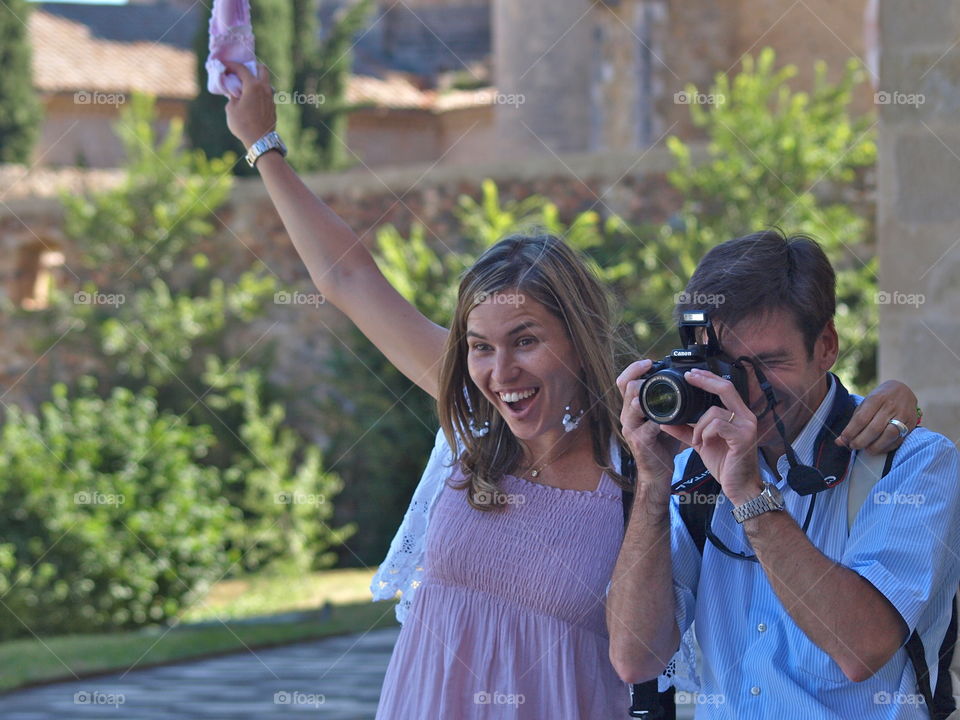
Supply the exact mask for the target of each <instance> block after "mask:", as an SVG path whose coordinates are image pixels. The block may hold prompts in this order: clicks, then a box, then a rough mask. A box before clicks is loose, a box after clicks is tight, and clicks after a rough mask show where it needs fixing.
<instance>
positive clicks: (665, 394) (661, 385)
mask: <svg viewBox="0 0 960 720" xmlns="http://www.w3.org/2000/svg"><path fill="white" fill-rule="evenodd" d="M646 390H647V391H646V392H645V393H644V395H643V402H644V407H645V409H646V411H647V412H649V414H651V415H653V416H655V417H661V418H668V417H671V416H673V415H674V414H676V412H677V408H678V406H679V405H680V395H679V394H678V393H677V391H676V388H674V386H673V384H672V383H669V382H667V381H666V380H662V379H661V380H654V381H653V382H651V383H650V384H649V385H648V386H647V388H646Z"/></svg>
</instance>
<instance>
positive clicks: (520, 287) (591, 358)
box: [438, 235, 622, 510]
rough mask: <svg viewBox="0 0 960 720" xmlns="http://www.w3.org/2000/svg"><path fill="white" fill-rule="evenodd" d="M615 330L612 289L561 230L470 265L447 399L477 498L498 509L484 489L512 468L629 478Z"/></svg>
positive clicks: (561, 478) (575, 479)
mask: <svg viewBox="0 0 960 720" xmlns="http://www.w3.org/2000/svg"><path fill="white" fill-rule="evenodd" d="M612 328H613V321H612V315H611V310H610V303H609V301H608V298H607V294H606V292H605V290H604V288H603V286H602V285H601V284H600V282H599V281H598V280H597V278H596V276H595V275H594V274H593V273H591V272H590V270H589V269H588V268H587V265H586V263H585V262H584V261H583V260H582V259H581V258H579V257H578V256H577V254H576V253H575V252H574V251H573V250H572V249H571V248H570V247H569V246H567V245H566V244H565V243H563V242H562V241H561V240H559V239H558V238H555V237H553V236H550V235H539V236H533V237H527V236H513V237H508V238H505V239H504V240H501V241H500V242H499V243H497V244H496V245H494V246H493V247H492V248H490V249H489V250H487V251H486V252H485V253H484V254H483V255H482V256H481V257H480V258H479V259H478V260H477V262H476V263H475V264H474V265H473V267H471V268H470V269H469V270H468V271H467V273H466V274H465V275H464V277H463V280H462V281H461V283H460V290H459V294H458V301H457V307H456V309H455V311H454V316H453V323H452V327H451V332H450V335H449V336H448V338H447V347H446V352H445V354H444V360H443V364H442V366H441V371H440V395H439V398H438V408H439V413H440V424H441V425H442V426H443V429H444V433H445V435H446V436H447V442H449V443H450V446H451V447H454V446H456V445H457V444H459V445H460V446H461V447H462V448H463V453H462V454H461V456H460V464H461V466H462V467H463V469H464V470H465V479H464V484H463V485H461V487H468V488H469V491H468V493H467V497H468V500H469V502H470V504H471V505H473V506H474V507H476V508H478V509H481V510H490V509H492V508H493V507H495V506H492V505H491V504H490V503H480V502H477V496H478V495H483V496H484V497H488V496H490V494H491V493H493V492H495V491H496V490H497V488H498V485H499V481H500V478H501V477H502V476H503V475H505V474H507V473H517V472H519V473H521V474H529V475H531V476H532V477H536V478H537V480H538V481H539V482H543V483H545V484H549V485H554V486H556V487H560V488H567V489H590V490H592V489H595V488H596V487H597V484H598V481H599V480H600V472H601V471H604V472H607V473H609V474H610V475H611V477H612V478H613V479H614V480H615V482H617V483H620V482H622V479H621V478H620V476H619V474H618V472H617V470H616V469H615V468H613V467H612V466H611V464H610V455H609V450H610V441H611V438H613V439H614V441H616V442H619V441H620V439H621V438H620V436H619V423H618V417H619V399H618V398H617V397H616V395H615V394H613V393H610V392H609V388H611V387H613V383H614V382H615V379H616V373H615V372H614V365H613V358H614V347H613V345H614V343H613V332H612ZM471 425H472V426H473V428H476V427H478V426H482V427H484V428H487V427H489V428H490V435H489V437H488V436H487V435H486V434H483V435H478V434H477V433H476V432H472V431H471ZM581 425H582V426H583V427H584V428H585V431H581V432H575V431H576V430H577V429H578V428H579V427H580V426H581Z"/></svg>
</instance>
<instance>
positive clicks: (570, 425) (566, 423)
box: [563, 405, 583, 432]
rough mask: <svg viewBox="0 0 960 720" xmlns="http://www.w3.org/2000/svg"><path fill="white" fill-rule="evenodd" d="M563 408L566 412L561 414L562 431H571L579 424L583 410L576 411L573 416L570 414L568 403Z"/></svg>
mask: <svg viewBox="0 0 960 720" xmlns="http://www.w3.org/2000/svg"><path fill="white" fill-rule="evenodd" d="M564 410H566V413H565V414H564V416H563V430H564V432H573V431H574V430H576V429H577V427H578V426H579V425H580V419H581V418H582V417H583V410H581V411H580V412H578V413H577V416H576V417H573V416H572V415H571V414H570V406H569V405H567V406H566V407H565V408H564Z"/></svg>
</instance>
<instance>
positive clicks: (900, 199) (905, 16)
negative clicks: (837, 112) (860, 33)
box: [877, 0, 960, 443]
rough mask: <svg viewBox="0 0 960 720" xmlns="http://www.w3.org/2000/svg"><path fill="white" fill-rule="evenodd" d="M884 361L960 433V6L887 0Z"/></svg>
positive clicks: (951, 431)
mask: <svg viewBox="0 0 960 720" xmlns="http://www.w3.org/2000/svg"><path fill="white" fill-rule="evenodd" d="M880 32H881V43H880V92H883V93H887V94H888V96H889V97H890V98H891V99H892V102H890V103H888V104H884V105H881V106H880V139H879V148H880V153H879V158H878V188H877V189H878V193H877V205H878V214H877V221H878V232H879V255H880V293H879V294H878V298H877V300H878V302H879V303H880V370H881V373H882V374H883V375H884V376H887V377H891V376H892V377H899V378H903V379H904V380H906V381H907V382H908V383H910V385H911V386H912V387H913V388H914V389H915V390H916V391H917V395H918V396H919V397H920V402H921V404H922V406H923V408H924V411H925V416H924V424H926V425H929V426H930V427H932V428H934V429H936V430H938V431H939V432H942V433H944V434H946V435H947V436H949V437H950V439H951V440H953V441H954V442H955V443H956V442H957V441H958V439H960V402H958V400H960V319H958V310H960V239H958V238H960V203H957V200H956V195H957V191H956V189H957V187H960V120H958V118H960V114H958V111H960V47H958V46H957V42H956V40H957V37H958V35H960V5H958V4H957V3H956V2H953V0H923V1H922V2H921V0H881V2H880Z"/></svg>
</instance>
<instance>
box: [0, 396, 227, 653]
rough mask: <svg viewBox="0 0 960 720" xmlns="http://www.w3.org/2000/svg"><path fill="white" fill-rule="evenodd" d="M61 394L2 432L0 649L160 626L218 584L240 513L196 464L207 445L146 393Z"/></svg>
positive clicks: (14, 416)
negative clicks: (20, 639)
mask: <svg viewBox="0 0 960 720" xmlns="http://www.w3.org/2000/svg"><path fill="white" fill-rule="evenodd" d="M81 385H82V390H81V392H80V393H79V394H77V395H76V396H74V397H68V391H67V387H66V386H65V385H63V384H58V385H56V386H55V387H54V388H53V399H52V400H51V401H50V402H47V403H44V404H43V405H42V407H41V411H40V413H39V415H30V414H27V413H24V412H23V411H21V410H20V409H19V408H17V407H11V408H9V411H8V415H7V419H6V423H5V424H4V425H3V428H2V430H0V504H2V506H3V508H4V522H3V525H2V535H0V597H2V599H3V602H2V604H0V616H2V617H3V619H2V620H0V638H2V639H7V638H10V637H16V636H21V635H29V634H36V635H39V636H43V635H49V634H62V633H70V632H94V631H97V630H107V629H116V628H127V627H134V626H137V625H142V624H144V623H150V622H160V621H163V620H166V619H168V618H170V617H172V616H174V615H176V613H177V612H179V611H180V609H181V608H183V607H184V606H185V605H186V604H188V603H189V602H190V601H191V600H192V599H194V598H195V597H197V596H198V595H200V594H202V593H203V592H205V590H206V589H207V587H208V586H209V585H210V584H211V583H213V582H215V581H217V580H218V579H220V578H221V577H222V576H223V574H224V573H226V572H227V571H228V570H229V569H230V567H231V565H232V564H233V562H235V561H236V559H237V556H238V553H237V552H236V551H232V552H231V551H229V550H228V535H229V533H230V531H231V529H232V527H233V526H234V525H235V524H236V523H237V522H238V521H239V519H240V517H239V516H240V512H239V510H238V509H237V508H236V507H233V506H231V505H230V503H229V502H228V501H227V500H226V498H224V497H223V487H224V484H223V479H222V477H221V473H220V471H219V470H218V469H217V468H215V467H210V466H207V465H204V464H203V457H204V456H205V455H206V453H207V451H208V450H209V449H210V447H211V444H212V442H213V435H212V434H211V433H210V430H209V428H207V427H205V426H199V427H198V426H192V425H189V424H185V423H183V422H182V419H181V418H178V417H177V416H175V415H173V414H171V413H164V412H161V411H159V410H158V407H157V402H156V400H155V398H153V397H151V395H150V393H144V394H141V395H135V394H134V393H132V392H130V391H129V390H127V389H125V388H116V389H114V390H113V392H112V393H111V394H110V396H109V397H108V398H100V397H97V396H96V395H95V394H93V390H94V383H93V380H92V378H85V379H84V380H83V382H82V384H81Z"/></svg>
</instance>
